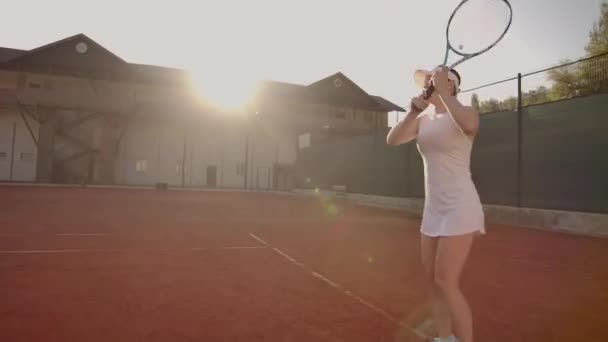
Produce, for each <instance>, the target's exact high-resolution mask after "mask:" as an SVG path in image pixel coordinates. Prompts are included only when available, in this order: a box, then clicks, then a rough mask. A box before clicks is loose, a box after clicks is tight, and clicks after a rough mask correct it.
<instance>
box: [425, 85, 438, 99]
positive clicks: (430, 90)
mask: <svg viewBox="0 0 608 342" xmlns="http://www.w3.org/2000/svg"><path fill="white" fill-rule="evenodd" d="M434 91H435V86H434V85H433V83H431V84H429V86H428V87H427V88H426V89H424V94H423V97H424V99H425V100H428V99H429V97H431V95H433V92H434Z"/></svg>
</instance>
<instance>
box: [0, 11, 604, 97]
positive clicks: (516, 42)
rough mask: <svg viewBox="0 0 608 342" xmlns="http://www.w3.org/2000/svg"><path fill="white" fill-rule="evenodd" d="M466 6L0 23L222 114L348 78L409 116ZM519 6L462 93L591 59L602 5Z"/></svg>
mask: <svg viewBox="0 0 608 342" xmlns="http://www.w3.org/2000/svg"><path fill="white" fill-rule="evenodd" d="M459 1H460V0H417V1H413V0H306V1H303V0H300V1H291V0H200V1H180V0H174V1H150V0H148V1H140V0H121V1H118V0H105V1H84V0H80V1H76V0H54V1H43V0H38V1H33V0H20V1H12V2H11V3H10V5H8V9H9V10H8V11H6V10H5V11H4V12H5V13H6V14H8V13H13V14H11V15H5V16H3V18H2V22H1V27H2V28H3V29H2V30H0V46H4V47H12V48H21V49H31V48H34V47H37V46H39V45H43V44H47V43H49V42H52V41H55V40H58V39H61V38H65V37H67V36H71V35H74V34H76V33H84V34H86V35H88V36H89V37H91V38H92V39H94V40H95V41H97V42H98V43H100V44H101V45H103V46H105V47H106V48H108V49H109V50H111V51H113V52H114V53H116V54H117V55H119V56H121V57H122V58H123V59H125V60H127V61H129V62H133V63H144V64H154V65H162V66H171V67H178V68H184V69H189V70H192V71H193V72H194V73H195V74H196V75H197V78H198V79H199V80H200V82H201V88H202V89H203V91H205V92H206V94H207V95H208V96H210V97H212V98H214V97H215V98H217V99H218V100H219V101H223V102H229V101H233V100H235V99H236V98H239V97H242V96H243V95H244V92H245V91H246V90H247V89H248V87H249V86H250V85H251V84H253V83H254V82H255V81H257V80H259V79H273V80H279V81H285V82H293V83H301V84H308V83H311V82H313V81H316V80H318V79H320V78H323V77H326V76H328V75H330V74H333V73H335V72H337V71H342V72H344V73H345V74H346V75H347V76H349V77H350V78H351V79H352V80H353V81H355V82H356V83H357V84H359V85H360V86H361V87H362V88H363V89H365V90H366V91H367V92H369V93H370V94H374V95H380V96H383V97H385V98H387V99H389V100H391V101H393V102H395V103H397V104H399V105H402V106H405V105H406V104H407V103H408V101H409V100H408V99H409V98H410V97H411V96H413V95H414V94H415V93H416V92H417V91H418V90H417V89H416V87H415V85H414V83H413V79H412V72H413V71H414V70H415V69H417V68H430V67H433V66H434V65H436V64H439V63H440V62H441V61H442V58H443V51H444V47H445V37H444V30H445V24H446V20H447V18H448V16H449V14H450V13H451V11H452V10H453V8H454V7H455V6H456V4H458V2H459ZM511 3H512V5H513V8H514V21H513V26H512V28H511V31H510V32H509V34H508V35H507V37H506V38H505V39H504V40H503V41H502V42H501V43H500V44H499V46H497V47H496V48H495V49H493V50H492V51H490V52H488V53H487V54H485V55H483V56H481V57H479V58H477V59H475V60H473V61H471V62H467V63H465V64H463V65H462V66H460V67H459V71H460V72H461V74H462V76H463V80H464V84H463V88H469V87H473V86H476V85H480V84H482V83H487V82H491V81H495V80H499V79H502V78H506V77H511V76H514V75H516V74H517V72H527V71H532V70H535V69H539V68H544V67H547V66H550V65H554V64H556V63H558V62H559V61H560V60H562V59H564V58H571V59H575V58H578V57H580V56H582V55H583V54H584V50H583V47H584V45H585V43H586V41H587V37H588V32H589V30H590V28H591V26H592V23H593V22H594V21H595V20H597V18H598V16H599V13H600V4H601V3H602V0H511ZM5 7H7V6H5ZM454 58H455V56H454V57H453V58H452V59H454ZM496 91H499V90H496ZM500 92H502V93H501V94H498V95H495V96H503V95H505V94H504V93H505V92H506V93H507V94H506V95H511V94H512V95H515V93H516V90H515V89H513V91H512V92H511V93H510V94H509V93H508V92H510V89H506V90H505V89H503V90H500Z"/></svg>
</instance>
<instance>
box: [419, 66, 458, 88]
mask: <svg viewBox="0 0 608 342" xmlns="http://www.w3.org/2000/svg"><path fill="white" fill-rule="evenodd" d="M439 70H440V67H436V68H435V69H433V71H428V70H423V69H418V70H416V72H415V73H414V81H415V82H416V84H417V85H418V86H419V87H420V88H425V85H426V82H427V80H428V79H429V78H431V77H432V76H433V74H435V73H436V72H438V71H439ZM448 80H452V81H453V82H454V83H456V88H458V87H460V81H459V80H458V76H456V74H455V73H454V72H452V70H451V69H450V72H448Z"/></svg>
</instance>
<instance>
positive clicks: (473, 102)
mask: <svg viewBox="0 0 608 342" xmlns="http://www.w3.org/2000/svg"><path fill="white" fill-rule="evenodd" d="M471 107H473V108H475V110H477V111H478V112H479V96H477V94H473V95H471Z"/></svg>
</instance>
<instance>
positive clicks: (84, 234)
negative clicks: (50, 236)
mask: <svg viewBox="0 0 608 342" xmlns="http://www.w3.org/2000/svg"><path fill="white" fill-rule="evenodd" d="M55 235H56V236H108V235H110V234H105V233H90V234H86V233H83V234H74V233H64V234H55Z"/></svg>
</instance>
